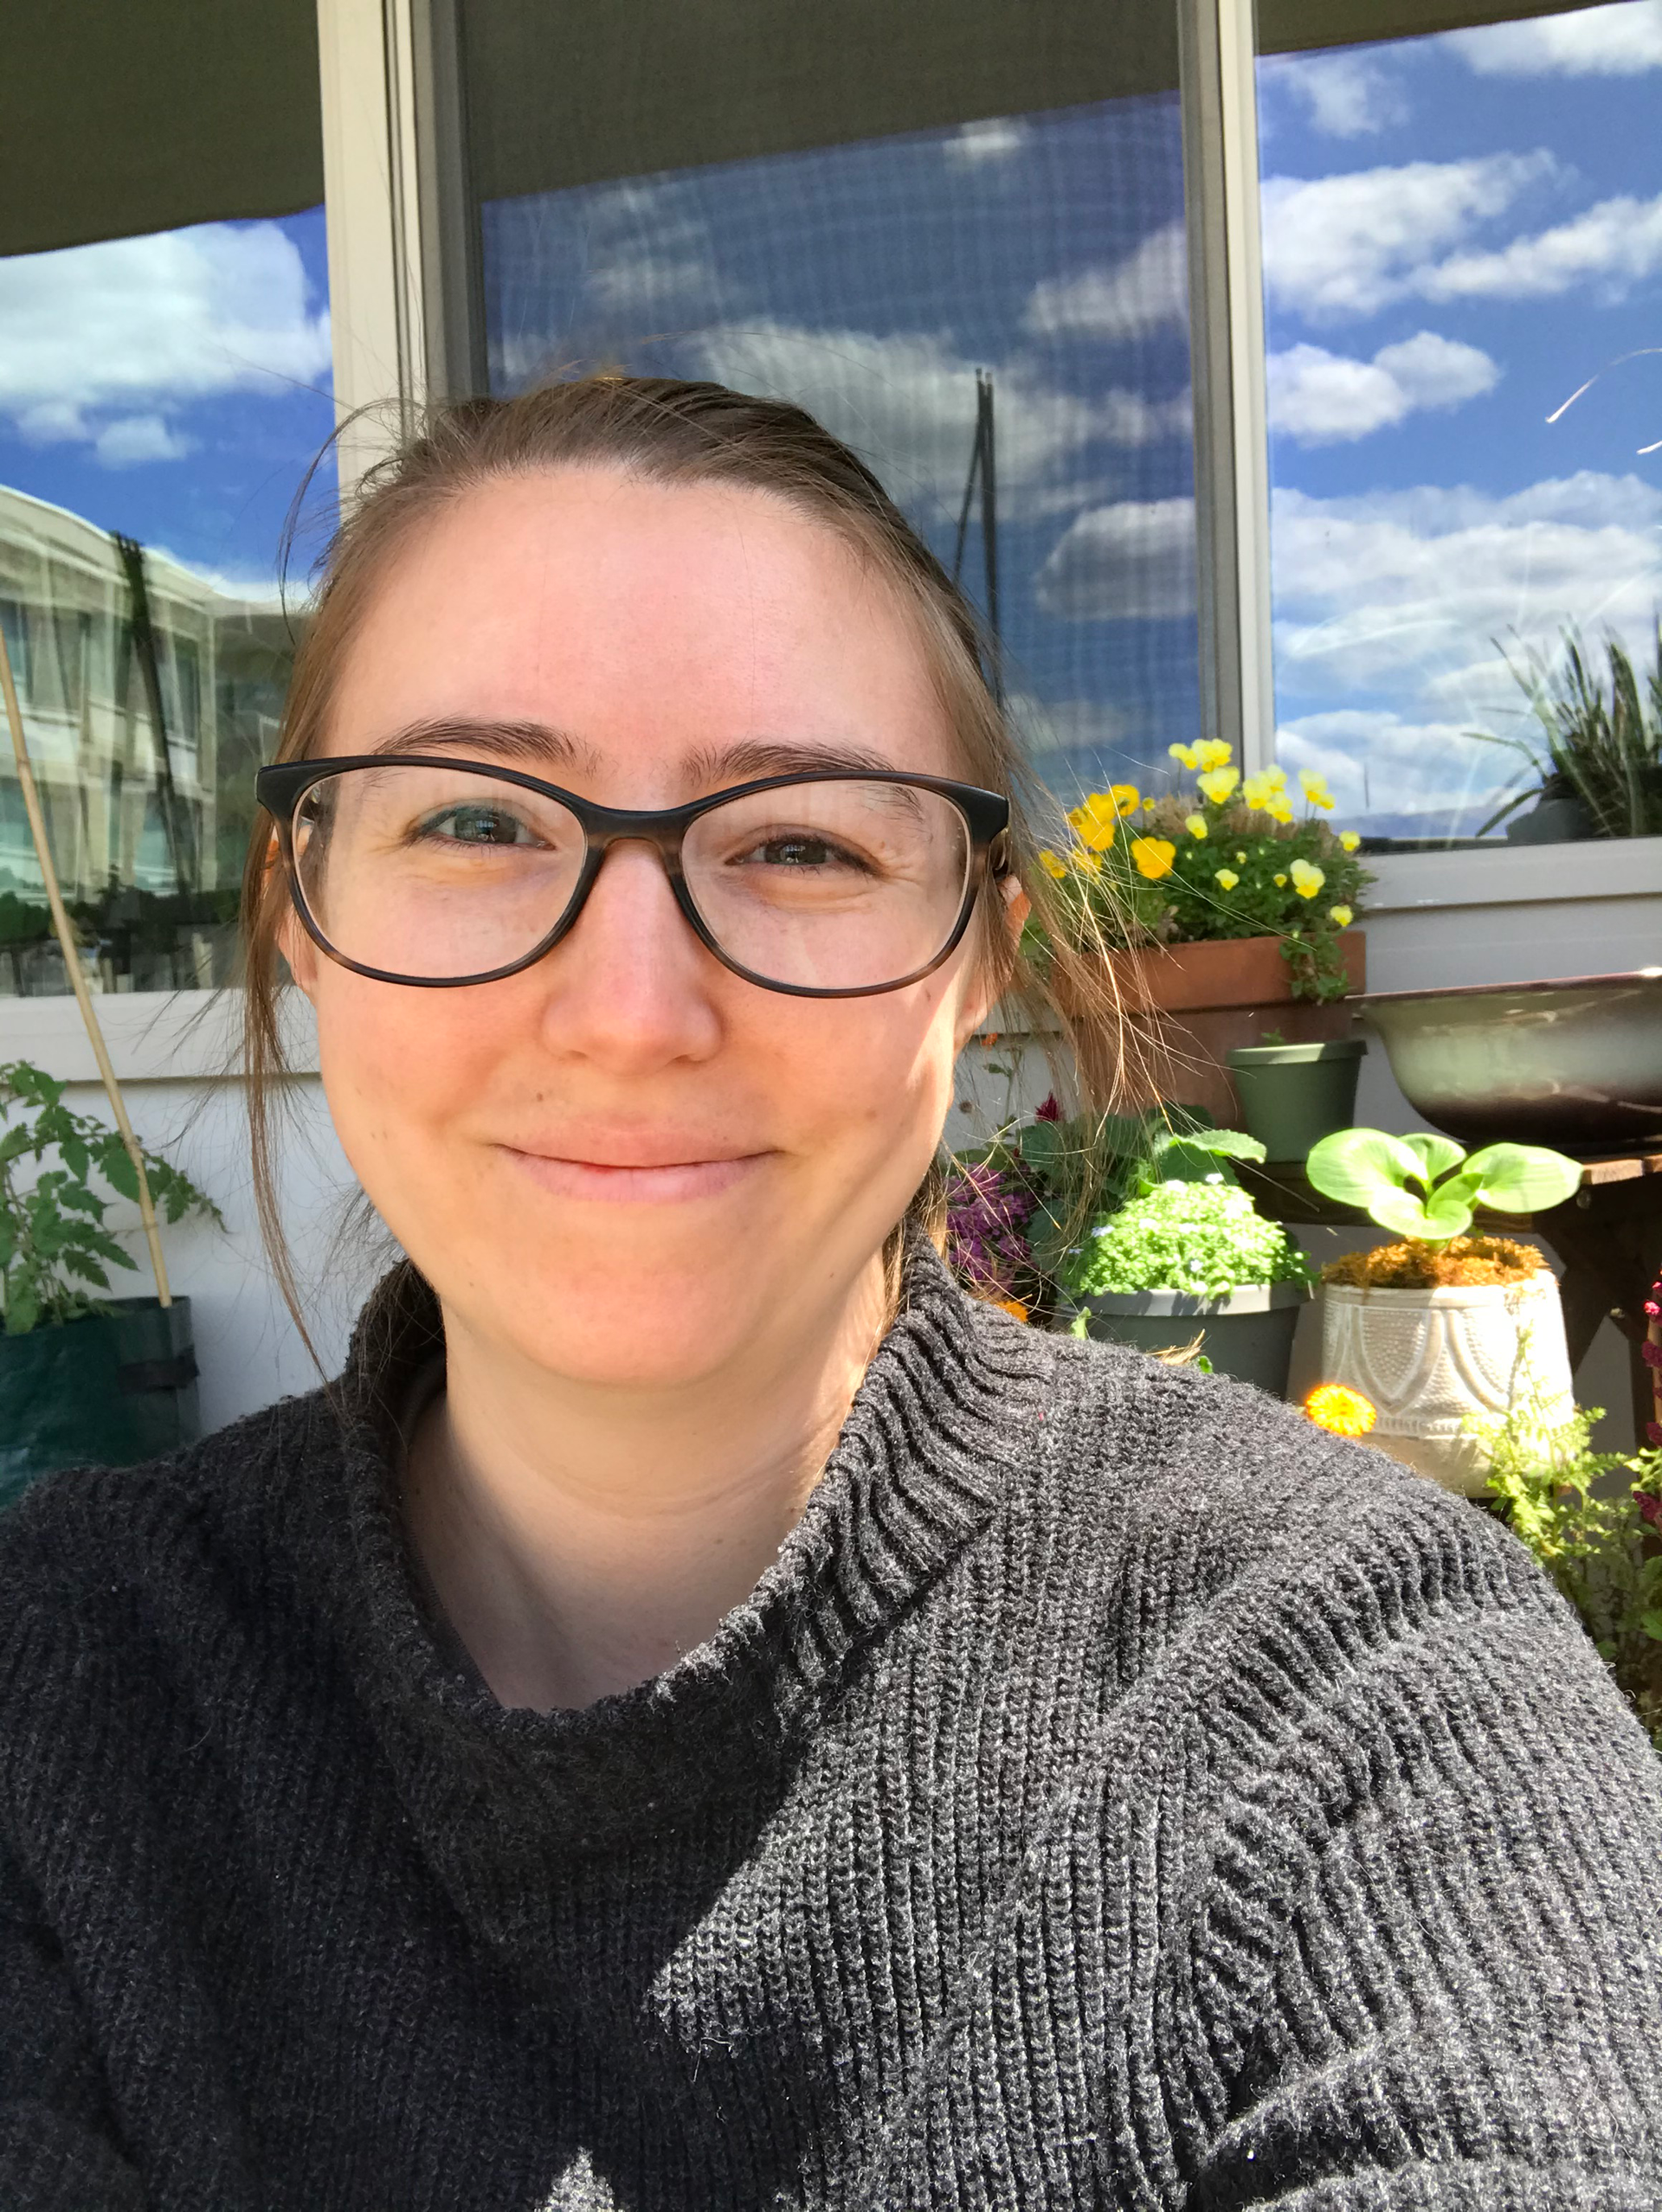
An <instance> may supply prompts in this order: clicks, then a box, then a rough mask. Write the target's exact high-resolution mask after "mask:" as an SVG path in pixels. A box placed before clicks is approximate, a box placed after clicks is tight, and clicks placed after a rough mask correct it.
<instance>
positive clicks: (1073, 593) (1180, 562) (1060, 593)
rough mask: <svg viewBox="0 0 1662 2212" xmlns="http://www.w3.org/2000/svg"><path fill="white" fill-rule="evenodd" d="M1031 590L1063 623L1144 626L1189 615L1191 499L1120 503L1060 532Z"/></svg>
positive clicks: (1192, 564) (1192, 558)
mask: <svg viewBox="0 0 1662 2212" xmlns="http://www.w3.org/2000/svg"><path fill="white" fill-rule="evenodd" d="M1034 592H1035V595H1036V597H1037V599H1038V601H1039V605H1040V608H1041V609H1042V610H1043V611H1044V613H1046V614H1053V615H1057V616H1060V618H1061V619H1062V620H1063V621H1077V622H1100V621H1111V620H1117V621H1150V620H1159V619H1161V618H1163V617H1166V616H1172V615H1179V614H1193V613H1194V612H1195V502H1194V501H1193V500H1192V499H1120V500H1116V501H1115V502H1114V503H1113V504H1112V505H1109V506H1105V507H1092V508H1091V509H1090V510H1089V511H1087V512H1086V513H1085V514H1082V515H1080V516H1079V517H1077V518H1075V520H1074V521H1073V523H1072V524H1069V526H1068V528H1067V529H1066V530H1065V531H1064V532H1063V534H1062V536H1061V537H1060V540H1059V541H1058V542H1057V543H1056V545H1055V546H1054V548H1053V550H1052V552H1051V555H1050V557H1049V559H1048V560H1047V562H1046V563H1045V565H1044V566H1043V568H1042V569H1040V571H1039V575H1038V577H1037V580H1036V582H1035V584H1034Z"/></svg>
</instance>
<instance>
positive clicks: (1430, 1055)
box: [1354, 968, 1662, 1153]
mask: <svg viewBox="0 0 1662 2212" xmlns="http://www.w3.org/2000/svg"><path fill="white" fill-rule="evenodd" d="M1354 1003H1355V1005H1356V1006H1357V1008H1358V1010H1359V1011H1360V1013H1362V1017H1363V1019H1365V1020H1366V1021H1368V1022H1369V1024H1370V1025H1371V1026H1372V1027H1373V1028H1374V1029H1375V1030H1376V1031H1377V1032H1379V1035H1380V1037H1381V1038H1382V1040H1383V1042H1384V1045H1385V1051H1386V1053H1387V1055H1388V1058H1389V1060H1390V1063H1391V1073H1392V1074H1393V1075H1394V1076H1395V1077H1396V1080H1397V1083H1398V1084H1399V1085H1400V1086H1401V1091H1402V1095H1403V1096H1404V1097H1405V1098H1407V1100H1408V1103H1409V1104H1410V1105H1411V1106H1413V1107H1414V1109H1415V1111H1416V1112H1418V1113H1420V1114H1422V1115H1423V1116H1425V1118H1426V1120H1427V1121H1428V1122H1430V1123H1431V1124H1432V1126H1433V1129H1446V1131H1447V1132H1448V1134H1449V1135H1450V1136H1453V1137H1459V1140H1460V1141H1461V1142H1462V1143H1463V1144H1491V1143H1494V1142H1496V1141H1498V1140H1500V1139H1503V1138H1511V1139H1512V1140H1513V1141H1515V1142H1518V1143H1525V1144H1529V1143H1533V1144H1549V1145H1556V1147H1557V1148H1559V1149H1560V1150H1561V1151H1564V1152H1572V1153H1594V1152H1621V1151H1624V1150H1626V1149H1627V1148H1630V1147H1633V1146H1636V1145H1637V1146H1642V1145H1646V1144H1647V1143H1652V1142H1654V1141H1656V1140H1658V1139H1659V1138H1662V968H1634V969H1632V970H1631V971H1630V972H1629V973H1628V974H1625V975H1566V976H1560V977H1556V978H1551V979H1549V980H1548V981H1544V982H1540V983H1476V984H1470V985H1467V986H1465V987H1461V988H1459V989H1455V990H1445V991H1376V992H1373V993H1370V994H1369V995H1368V996H1367V997H1365V998H1361V999H1358V1000H1355V1001H1354Z"/></svg>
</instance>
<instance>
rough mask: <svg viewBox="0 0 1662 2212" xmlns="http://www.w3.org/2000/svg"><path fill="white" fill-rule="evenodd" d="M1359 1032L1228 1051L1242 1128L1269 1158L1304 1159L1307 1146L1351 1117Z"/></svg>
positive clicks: (1362, 1045)
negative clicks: (1322, 1040) (1321, 1041)
mask: <svg viewBox="0 0 1662 2212" xmlns="http://www.w3.org/2000/svg"><path fill="white" fill-rule="evenodd" d="M1367 1050H1368V1045H1367V1040H1366V1039H1365V1038H1361V1037H1337V1038H1330V1039H1329V1040H1328V1041H1327V1043H1325V1044H1322V1045H1238V1046H1237V1047H1236V1048H1235V1050H1234V1051H1233V1052H1231V1054H1230V1055H1229V1072H1230V1074H1231V1075H1232V1076H1233V1077H1234V1079H1235V1090H1236V1091H1237V1092H1238V1093H1239V1095H1240V1110H1241V1118H1242V1119H1243V1120H1244V1121H1245V1122H1246V1133H1247V1135H1249V1136H1255V1137H1256V1138H1257V1139H1258V1141H1259V1143H1260V1144H1261V1145H1262V1146H1263V1148H1264V1151H1265V1154H1266V1158H1268V1159H1271V1160H1303V1159H1304V1158H1305V1157H1306V1155H1307V1154H1308V1153H1309V1151H1310V1148H1311V1145H1313V1144H1319V1143H1320V1141H1321V1140H1322V1139H1323V1138H1324V1136H1331V1135H1332V1134H1333V1132H1334V1130H1335V1129H1349V1128H1350V1126H1351V1124H1352V1123H1353V1122H1355V1120H1356V1078H1357V1077H1358V1076H1359V1075H1360V1074H1361V1072H1362V1054H1363V1053H1364V1052H1365V1051H1367Z"/></svg>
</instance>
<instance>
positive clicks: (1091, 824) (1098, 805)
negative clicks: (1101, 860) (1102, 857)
mask: <svg viewBox="0 0 1662 2212" xmlns="http://www.w3.org/2000/svg"><path fill="white" fill-rule="evenodd" d="M1067 819H1068V820H1069V821H1070V822H1072V824H1073V827H1074V829H1075V830H1076V831H1077V832H1078V833H1079V842H1080V844H1081V845H1088V846H1090V848H1091V850H1092V852H1101V851H1102V850H1103V848H1104V847H1105V846H1110V845H1111V844H1112V843H1113V841H1114V832H1115V830H1116V828H1117V827H1118V823H1119V812H1118V808H1117V807H1116V806H1115V804H1114V801H1113V799H1112V798H1111V795H1110V794H1109V793H1107V792H1105V791H1093V792H1092V794H1091V796H1090V797H1089V798H1088V799H1086V800H1085V801H1083V803H1082V804H1081V805H1079V806H1078V807H1074V809H1073V812H1072V813H1070V814H1069V816H1068V818H1067Z"/></svg>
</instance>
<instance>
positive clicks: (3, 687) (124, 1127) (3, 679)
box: [0, 627, 173, 1306]
mask: <svg viewBox="0 0 1662 2212" xmlns="http://www.w3.org/2000/svg"><path fill="white" fill-rule="evenodd" d="M0 691H4V693H5V698H6V720H7V722H8V723H9V724H10V729H11V749H12V751H13V753H14V754H15V755H16V761H17V781H18V782H19V783H20V784H21V785H22V786H23V810H24V812H25V813H27V814H28V816H29V835H30V836H31V837H32V838H33V839H34V840H35V858H37V859H38V860H39V862H40V864H41V877H42V881H43V882H44V883H45V884H46V899H47V904H48V906H49V907H50V908H51V910H52V927H53V929H55V931H56V932H57V939H58V943H59V945H60V946H61V948H62V952H63V964H64V966H65V968H68V971H69V982H70V986H71V987H72V988H73V990H74V994H75V1004H76V1005H77V1006H79V1007H80V1008H81V1019H82V1021H83V1022H84V1023H85V1024H86V1026H87V1038H88V1039H89V1041H90V1043H91V1045H92V1048H93V1058H94V1059H95V1060H96V1061H97V1062H98V1072H99V1074H100V1076H101V1077H102V1078H103V1082H104V1090H105V1094H106V1096H107V1097H108V1099H109V1102H110V1108H111V1110H112V1112H113V1114H114V1116H115V1126H116V1128H117V1129H119V1131H120V1133H121V1141H122V1143H123V1144H124V1145H125V1146H126V1152H127V1157H128V1159H129V1160H131V1161H132V1171H133V1174H135V1175H136V1176H137V1177H138V1179H139V1219H140V1220H141V1221H142V1222H143V1223H144V1225H145V1243H146V1244H148V1245H149V1246H150V1264H151V1269H152V1270H153V1271H154V1273H155V1276H156V1296H157V1301H158V1303H159V1304H161V1305H164V1306H171V1304H172V1302H173V1294H172V1292H171V1290H170V1289H169V1288H168V1283H167V1263H166V1261H165V1260H164V1258H163V1257H162V1239H161V1234H160V1231H158V1228H157V1226H156V1209H155V1207H154V1206H152V1205H151V1197H150V1178H149V1177H148V1176H147V1175H146V1174H145V1155H144V1154H143V1152H142V1151H141V1150H140V1149H139V1140H138V1138H137V1137H136V1136H135V1135H133V1133H132V1122H131V1121H130V1120H129V1119H128V1118H127V1107H126V1100H125V1099H124V1098H123V1097H122V1096H121V1086H120V1084H119V1083H118V1082H117V1081H116V1079H115V1070H114V1068H113V1066H112V1065H111V1064H110V1054H109V1048H108V1046H107V1045H106V1044H105V1042H104V1032H103V1031H102V1030H101V1029H100V1027H99V1023H98V1014H97V1012H96V1010H95V1009H94V1007H93V994H92V993H91V992H90V991H89V990H88V989H87V978H86V976H85V975H84V974H82V973H81V954H80V950H79V948H77V946H76V943H75V933H74V930H73V929H71V928H70V926H69V916H68V910H66V908H65V906H64V903H63V893H62V891H61V890H60V889H59V888H58V871H57V870H56V869H55V867H54V866H53V865H52V848H51V846H49V845H48V843H47V839H46V816H45V814H44V813H42V810H41V794H40V793H39V792H38V791H37V790H36V789H35V771H34V769H33V768H31V767H30V766H29V747H28V745H27V744H26V743H25V742H24V738H23V714H22V712H21V711H20V710H19V708H18V704H17V686H16V684H15V683H14V682H13V681H12V675H11V655H10V653H9V652H8V650H7V648H6V633H5V631H4V629H3V627H0Z"/></svg>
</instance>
